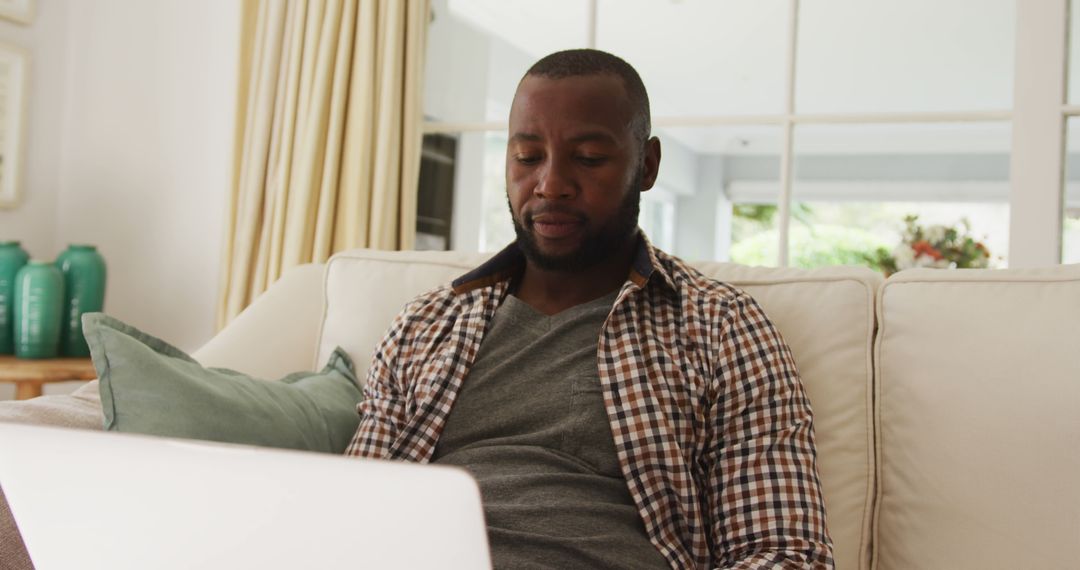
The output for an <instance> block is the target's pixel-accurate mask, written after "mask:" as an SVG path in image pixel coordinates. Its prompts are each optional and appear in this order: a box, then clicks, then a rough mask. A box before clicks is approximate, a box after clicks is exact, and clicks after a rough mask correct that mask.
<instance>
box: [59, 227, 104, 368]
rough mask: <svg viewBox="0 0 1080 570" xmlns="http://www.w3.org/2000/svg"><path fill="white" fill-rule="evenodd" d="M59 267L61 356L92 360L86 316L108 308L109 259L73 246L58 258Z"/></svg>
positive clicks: (90, 248)
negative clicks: (85, 332)
mask: <svg viewBox="0 0 1080 570" xmlns="http://www.w3.org/2000/svg"><path fill="white" fill-rule="evenodd" d="M56 267H57V268H58V269H59V270H60V273H61V274H63V276H64V308H63V311H62V312H63V315H62V317H61V320H62V322H61V326H60V354H62V355H64V356H90V348H89V347H88V346H87V345H86V338H85V337H84V336H83V330H82V316H83V313H96V312H100V311H101V309H102V308H103V307H104V306H105V259H104V258H102V257H101V254H100V253H98V251H97V248H95V247H94V246H92V245H82V244H73V245H70V246H68V248H67V249H66V250H65V251H64V252H63V253H61V254H60V256H59V257H57V258H56Z"/></svg>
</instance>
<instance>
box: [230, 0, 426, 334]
mask: <svg viewBox="0 0 1080 570" xmlns="http://www.w3.org/2000/svg"><path fill="white" fill-rule="evenodd" d="M429 4H430V2H429V0H246V2H245V4H244V11H245V14H244V30H243V38H244V45H243V47H242V48H241V59H242V65H241V72H240V77H241V80H240V86H239V93H238V99H239V100H238V113H237V145H236V165H235V176H234V180H233V189H232V193H231V197H230V200H229V203H228V211H227V214H226V215H227V218H226V219H227V224H228V225H227V228H226V238H225V251H224V255H223V258H222V270H221V275H222V283H221V296H220V302H219V306H218V319H217V322H218V327H219V328H220V327H222V326H224V325H225V324H226V323H227V322H228V321H229V320H231V319H232V318H233V317H235V316H236V315H237V314H239V313H240V311H241V310H243V309H244V307H246V306H247V305H248V304H249V303H250V302H251V301H252V300H253V299H254V298H255V297H257V296H258V295H259V294H260V293H262V292H263V291H265V290H266V288H267V287H269V285H270V284H272V283H273V282H274V281H275V280H276V279H277V278H278V277H279V276H280V275H281V274H282V272H284V271H285V270H286V269H288V268H290V267H292V266H294V265H298V264H302V263H309V262H323V261H326V259H327V258H328V257H330V255H331V254H333V253H335V252H338V251H341V250H345V249H350V248H356V247H370V248H378V249H410V248H411V247H412V245H413V235H414V230H415V226H416V185H417V179H418V176H419V168H420V144H421V130H420V129H421V120H422V103H421V82H422V79H423V56H424V43H425V37H426V32H427V23H428V18H429Z"/></svg>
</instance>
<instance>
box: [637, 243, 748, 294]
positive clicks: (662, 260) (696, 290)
mask: <svg viewBox="0 0 1080 570" xmlns="http://www.w3.org/2000/svg"><path fill="white" fill-rule="evenodd" d="M654 251H655V256H656V259H657V261H658V262H659V264H660V266H661V269H662V270H663V271H665V272H666V273H667V275H668V276H669V277H670V279H671V283H672V284H673V285H674V286H675V288H676V290H677V291H678V293H679V295H680V296H681V297H683V299H684V301H687V302H691V303H719V304H722V305H727V304H729V303H733V302H737V301H739V300H740V299H744V298H747V299H748V298H750V296H749V295H748V294H747V293H746V292H745V291H743V290H742V289H740V288H738V287H736V286H735V285H732V284H731V283H728V282H725V281H721V280H719V279H715V278H713V277H709V276H707V275H705V274H704V273H702V272H701V271H700V270H698V269H697V268H695V267H693V266H692V265H691V264H689V263H688V262H686V261H685V260H683V259H681V258H679V257H676V256H674V255H671V254H669V253H666V252H664V251H662V250H660V249H654Z"/></svg>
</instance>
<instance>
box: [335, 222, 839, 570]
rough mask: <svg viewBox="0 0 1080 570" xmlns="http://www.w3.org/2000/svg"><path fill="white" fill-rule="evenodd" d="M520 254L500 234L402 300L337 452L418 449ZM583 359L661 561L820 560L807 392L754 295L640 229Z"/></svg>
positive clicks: (426, 448) (697, 564)
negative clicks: (592, 367) (350, 430)
mask: <svg viewBox="0 0 1080 570" xmlns="http://www.w3.org/2000/svg"><path fill="white" fill-rule="evenodd" d="M523 263H524V257H523V256H522V254H521V252H520V250H519V249H518V248H517V246H516V245H511V246H510V247H508V248H506V249H505V250H503V251H502V252H501V253H499V254H498V255H496V256H495V257H493V258H492V259H491V260H489V261H488V262H487V263H485V264H483V265H482V266H480V267H479V268H477V269H475V270H474V271H472V272H470V273H468V274H466V275H465V276H463V277H461V278H459V279H458V280H456V281H454V282H453V283H452V284H451V285H449V286H443V287H440V288H438V289H435V290H434V291H431V292H429V293H426V294H424V295H421V296H420V297H418V298H417V299H415V300H413V301H412V302H411V303H409V304H408V305H407V306H406V307H405V309H404V310H403V311H402V312H401V313H400V314H399V315H398V316H397V318H396V319H395V320H394V323H393V324H392V325H391V327H390V330H389V332H388V333H387V334H386V336H385V337H384V338H383V340H382V342H381V343H380V344H379V346H378V348H377V349H376V351H375V356H374V358H373V361H372V364H371V369H370V371H369V373H368V378H367V386H366V388H365V395H366V399H365V400H364V401H363V402H362V403H361V404H360V406H359V411H360V414H361V420H360V426H359V428H358V429H357V432H356V435H355V436H354V437H353V440H352V443H351V445H350V446H349V449H348V450H347V451H346V453H347V454H349V455H358V456H364V457H374V458H383V459H399V460H407V461H417V462H421V463H426V462H428V461H429V460H430V458H431V456H432V453H433V452H434V450H435V443H436V442H437V441H438V439H439V434H440V433H441V432H442V429H443V425H444V424H445V422H446V418H447V416H448V415H449V413H450V408H451V406H453V404H454V398H455V396H456V395H457V393H458V390H459V389H460V387H461V385H462V382H463V381H464V380H465V378H466V376H468V373H469V367H470V365H471V363H472V362H473V359H474V358H475V357H476V354H477V352H478V350H479V348H480V342H481V340H482V339H483V336H484V331H485V330H486V329H487V325H488V323H490V322H491V319H492V317H493V316H494V315H495V309H496V308H497V307H498V306H499V304H500V303H501V302H502V300H503V298H504V297H505V296H506V295H507V293H508V287H509V282H510V280H511V278H512V277H513V276H514V275H515V274H517V273H518V272H519V271H520V270H521V267H522V265H523ZM596 359H597V366H598V368H599V373H600V383H601V385H602V389H603V395H604V404H605V407H606V409H607V414H608V418H609V420H610V423H611V432H612V434H613V435H614V437H615V447H616V450H617V451H618V455H619V463H620V464H621V465H622V471H623V474H624V475H625V477H626V481H627V485H628V487H629V489H630V494H631V495H632V496H633V498H634V502H635V504H636V505H637V508H638V512H639V513H640V514H641V518H642V520H643V521H644V522H645V528H646V531H647V532H648V534H649V538H650V540H651V541H652V543H653V545H654V546H656V548H657V549H658V550H659V551H660V553H661V554H663V556H664V557H665V558H666V559H667V560H668V561H669V562H670V563H671V566H672V567H673V568H709V567H723V568H815V569H816V568H832V567H833V560H832V545H831V541H830V539H829V536H828V532H827V530H826V528H825V508H824V505H823V502H822V497H821V488H820V484H819V482H818V474H817V458H816V451H815V449H814V433H813V418H812V415H811V411H810V403H809V401H808V400H807V398H806V395H805V394H804V392H803V388H802V384H801V382H800V381H799V375H798V372H797V371H796V369H795V364H794V361H793V360H792V357H791V353H790V351H789V349H788V347H787V345H786V344H785V343H784V341H783V339H782V338H781V337H780V333H779V332H777V330H776V329H775V328H774V327H773V325H772V323H771V322H770V321H769V320H768V318H767V317H766V316H765V313H764V312H763V311H762V310H761V308H760V307H759V306H758V304H757V303H756V302H755V301H754V300H753V299H751V298H750V297H749V296H748V295H746V294H745V293H743V292H741V291H739V290H737V289H735V288H733V287H731V286H728V285H725V284H723V283H720V282H717V281H713V280H711V279H708V278H706V277H704V276H702V275H701V274H700V273H698V272H697V271H695V270H693V269H691V268H689V267H687V266H686V265H685V264H683V262H682V261H680V260H678V259H676V258H674V257H671V256H668V255H666V254H664V253H663V252H661V251H660V250H658V249H655V248H653V247H652V246H651V245H649V243H648V241H647V240H646V239H644V236H642V239H641V246H640V249H639V252H638V255H637V258H636V260H635V262H634V264H633V267H632V270H631V272H630V276H629V279H628V280H627V282H626V283H625V284H624V285H623V287H622V289H621V291H620V292H619V294H618V296H617V298H616V301H615V304H614V306H613V307H612V309H611V315H610V316H609V317H608V319H607V322H606V323H605V324H604V328H603V331H602V332H601V334H600V338H599V343H598V346H597V355H596Z"/></svg>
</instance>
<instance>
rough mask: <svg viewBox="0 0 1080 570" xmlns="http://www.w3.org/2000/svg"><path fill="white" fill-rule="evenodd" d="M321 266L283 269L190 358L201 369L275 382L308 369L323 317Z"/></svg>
mask: <svg viewBox="0 0 1080 570" xmlns="http://www.w3.org/2000/svg"><path fill="white" fill-rule="evenodd" d="M323 268H324V266H323V265H322V264H315V263H312V264H306V265H299V266H297V267H294V268H292V269H289V270H288V271H287V272H285V274H284V275H282V276H281V279H278V280H277V282H275V283H274V284H273V285H271V286H270V288H269V289H268V290H267V291H266V292H264V293H263V294H262V295H259V297H258V298H257V299H255V302H254V303H252V304H251V305H249V306H248V307H247V308H246V309H244V311H243V312H241V313H240V314H239V315H237V317H236V318H235V319H233V320H232V322H230V323H229V324H228V325H227V326H226V327H225V328H224V329H222V330H221V331H220V332H218V334H217V335H215V336H214V338H212V339H210V341H209V342H207V343H206V344H205V345H203V346H202V348H200V349H199V350H198V351H196V352H195V353H194V354H193V355H192V356H193V357H194V358H195V359H196V360H198V361H199V362H200V363H201V364H202V365H204V366H214V367H219V368H231V369H233V370H238V371H240V372H243V373H245V374H250V375H252V376H255V377H258V378H266V379H276V378H279V377H281V376H284V375H286V374H290V373H292V372H299V371H303V370H314V368H315V366H317V365H319V364H321V363H316V362H314V358H315V342H316V340H317V338H318V330H319V325H320V323H321V322H322V313H323V296H324V294H323V287H322V282H323Z"/></svg>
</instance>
